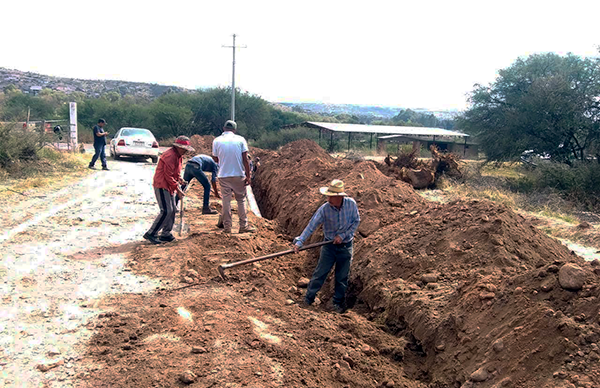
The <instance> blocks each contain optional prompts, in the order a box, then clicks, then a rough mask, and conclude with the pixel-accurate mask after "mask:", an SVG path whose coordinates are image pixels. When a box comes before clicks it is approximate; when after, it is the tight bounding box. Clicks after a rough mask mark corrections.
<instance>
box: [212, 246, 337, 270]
mask: <svg viewBox="0 0 600 388" xmlns="http://www.w3.org/2000/svg"><path fill="white" fill-rule="evenodd" d="M332 242H333V241H332V240H330V241H321V242H318V243H314V244H309V245H305V246H303V247H302V248H300V249H298V251H305V250H307V249H312V248H318V247H321V246H323V245H327V244H331V243H332ZM294 252H295V250H294V249H288V250H287V251H282V252H277V253H271V254H270V255H266V256H261V257H254V258H252V259H248V260H243V261H236V262H235V263H229V264H221V266H220V268H222V269H227V268H233V267H237V266H239V265H244V264H250V263H255V262H257V261H263V260H268V259H272V258H275V257H279V256H285V255H289V254H290V253H294Z"/></svg>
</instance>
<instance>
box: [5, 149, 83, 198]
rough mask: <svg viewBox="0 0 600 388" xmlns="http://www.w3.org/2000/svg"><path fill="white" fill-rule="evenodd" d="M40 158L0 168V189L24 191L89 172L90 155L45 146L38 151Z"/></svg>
mask: <svg viewBox="0 0 600 388" xmlns="http://www.w3.org/2000/svg"><path fill="white" fill-rule="evenodd" d="M38 158H39V159H38V160H35V161H27V162H19V161H16V162H14V163H13V165H12V166H11V167H10V169H8V170H2V169H0V182H1V183H0V190H3V191H6V190H14V191H17V192H24V191H28V190H32V189H39V188H43V187H47V186H51V185H53V184H54V183H57V182H60V181H63V180H65V179H69V178H72V177H81V176H84V175H87V174H88V173H89V171H88V170H87V169H86V166H87V164H88V163H89V159H90V155H85V154H80V153H67V152H59V151H56V150H54V149H52V148H44V149H42V150H40V151H39V152H38ZM15 195H18V194H15Z"/></svg>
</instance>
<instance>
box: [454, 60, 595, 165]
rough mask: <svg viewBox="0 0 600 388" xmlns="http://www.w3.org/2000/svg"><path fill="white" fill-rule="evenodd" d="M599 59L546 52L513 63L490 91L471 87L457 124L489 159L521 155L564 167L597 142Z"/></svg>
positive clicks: (510, 157)
mask: <svg viewBox="0 0 600 388" xmlns="http://www.w3.org/2000/svg"><path fill="white" fill-rule="evenodd" d="M599 97H600V59H599V58H586V59H583V58H581V57H578V56H575V55H572V54H568V55H566V56H560V55H557V54H553V53H549V54H543V55H532V56H530V57H528V58H525V59H518V60H517V61H516V62H515V63H513V64H512V65H511V66H510V67H508V68H506V69H504V70H501V71H500V72H499V76H498V78H497V79H496V81H495V82H493V83H492V84H490V85H489V86H481V85H476V86H475V89H474V90H473V92H472V93H471V96H470V102H471V107H470V109H469V110H467V111H466V112H465V113H464V114H463V115H462V117H460V118H459V120H458V124H459V126H460V128H461V129H463V130H465V131H466V132H468V133H470V134H472V135H475V136H476V138H477V139H478V140H479V143H480V144H481V147H482V148H483V150H484V151H485V153H486V155H487V157H488V159H490V160H495V161H503V160H515V159H517V158H518V157H519V156H520V155H521V153H522V152H523V151H525V150H530V149H531V150H534V151H535V152H536V153H540V154H541V153H548V154H550V155H552V157H553V159H556V160H559V161H563V162H569V160H571V159H573V158H575V159H584V158H585V156H586V151H587V150H588V148H590V147H592V146H594V144H595V143H597V141H598V139H599V138H600V102H599V100H598V98H599Z"/></svg>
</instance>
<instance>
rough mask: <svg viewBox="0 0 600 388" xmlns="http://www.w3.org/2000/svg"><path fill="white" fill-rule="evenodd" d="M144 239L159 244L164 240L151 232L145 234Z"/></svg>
mask: <svg viewBox="0 0 600 388" xmlns="http://www.w3.org/2000/svg"><path fill="white" fill-rule="evenodd" d="M144 239H146V240H148V241H150V242H151V243H152V244H155V245H158V244H162V242H161V241H160V240H159V239H157V238H156V236H153V235H151V234H149V233H145V234H144Z"/></svg>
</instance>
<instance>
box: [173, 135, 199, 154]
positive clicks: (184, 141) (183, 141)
mask: <svg viewBox="0 0 600 388" xmlns="http://www.w3.org/2000/svg"><path fill="white" fill-rule="evenodd" d="M173 147H178V148H183V149H184V150H186V151H188V152H194V151H196V150H195V149H194V147H192V146H191V143H190V138H189V137H187V136H179V137H178V138H177V140H175V143H173Z"/></svg>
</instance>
